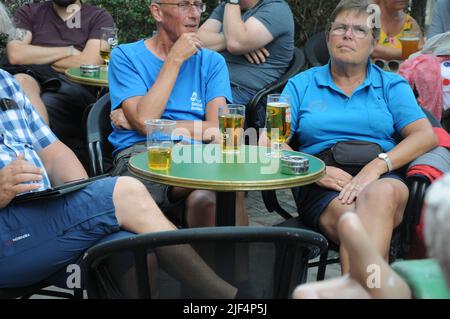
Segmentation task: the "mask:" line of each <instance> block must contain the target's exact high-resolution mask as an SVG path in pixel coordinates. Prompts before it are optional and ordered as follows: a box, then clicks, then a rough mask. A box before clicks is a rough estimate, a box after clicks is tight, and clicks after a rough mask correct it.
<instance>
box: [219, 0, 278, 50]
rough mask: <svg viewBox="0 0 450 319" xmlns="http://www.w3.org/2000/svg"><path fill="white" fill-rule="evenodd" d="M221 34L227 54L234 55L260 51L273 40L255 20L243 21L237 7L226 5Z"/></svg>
mask: <svg viewBox="0 0 450 319" xmlns="http://www.w3.org/2000/svg"><path fill="white" fill-rule="evenodd" d="M223 33H224V35H225V40H226V44H227V50H228V52H230V53H232V54H236V55H240V54H245V53H248V52H250V51H253V50H256V49H260V48H262V47H264V46H266V45H267V44H268V43H270V42H271V41H272V40H273V36H272V34H271V33H270V32H269V30H267V28H266V27H265V26H264V25H263V24H262V23H261V22H260V21H259V20H258V19H256V18H253V17H250V18H249V19H248V20H247V21H245V22H244V21H243V20H242V17H241V9H240V7H239V6H237V5H232V4H226V5H225V13H224V16H223Z"/></svg>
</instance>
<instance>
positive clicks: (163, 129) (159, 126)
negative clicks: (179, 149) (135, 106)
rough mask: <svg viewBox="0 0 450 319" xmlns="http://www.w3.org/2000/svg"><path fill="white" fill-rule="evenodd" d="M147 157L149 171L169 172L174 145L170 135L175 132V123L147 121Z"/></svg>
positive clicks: (169, 121)
mask: <svg viewBox="0 0 450 319" xmlns="http://www.w3.org/2000/svg"><path fill="white" fill-rule="evenodd" d="M145 125H146V128H147V156H148V168H149V169H150V170H158V171H161V170H169V169H170V163H171V154H172V147H173V145H174V143H173V139H172V133H173V131H174V130H175V125H176V122H175V121H171V120H161V119H157V120H147V121H145Z"/></svg>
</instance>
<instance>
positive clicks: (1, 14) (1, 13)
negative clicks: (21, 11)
mask: <svg viewBox="0 0 450 319" xmlns="http://www.w3.org/2000/svg"><path fill="white" fill-rule="evenodd" d="M15 32H16V29H15V28H14V24H13V23H12V20H11V18H10V16H9V12H8V9H6V7H5V5H4V4H3V3H2V2H0V34H4V35H7V36H8V39H11V38H12V37H13V36H14V35H15Z"/></svg>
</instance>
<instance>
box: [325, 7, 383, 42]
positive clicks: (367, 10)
mask: <svg viewBox="0 0 450 319" xmlns="http://www.w3.org/2000/svg"><path fill="white" fill-rule="evenodd" d="M376 6H377V4H374V2H373V0H341V1H340V2H339V3H338V5H337V6H336V8H335V9H334V10H333V12H332V13H331V16H330V19H329V20H328V25H327V30H326V31H327V32H329V30H330V28H331V23H333V22H334V20H336V17H337V16H338V15H339V14H341V13H342V12H344V11H355V12H357V13H359V14H367V15H372V14H373V15H379V14H380V10H379V7H378V10H375V11H374V8H375V7H376ZM374 17H375V16H374ZM375 19H376V20H378V21H379V16H378V17H376V18H375ZM368 22H369V20H368ZM370 22H371V23H370V25H368V27H370V28H371V29H372V34H373V37H374V38H375V39H378V37H379V36H380V27H379V26H377V25H376V23H373V22H374V21H370ZM368 24H369V23H368Z"/></svg>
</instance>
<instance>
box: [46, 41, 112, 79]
mask: <svg viewBox="0 0 450 319" xmlns="http://www.w3.org/2000/svg"><path fill="white" fill-rule="evenodd" d="M99 48H100V40H98V39H91V40H88V42H86V46H85V47H84V50H83V51H82V52H81V53H79V52H78V53H79V54H77V55H74V56H70V57H66V58H63V59H61V60H58V61H56V62H55V63H53V64H52V67H53V68H54V69H55V70H56V71H58V72H61V73H63V72H64V71H65V70H66V69H68V68H72V67H79V66H80V65H82V64H95V65H100V64H102V63H103V60H102V58H101V56H100V51H99V50H100V49H99ZM77 51H78V50H77Z"/></svg>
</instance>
